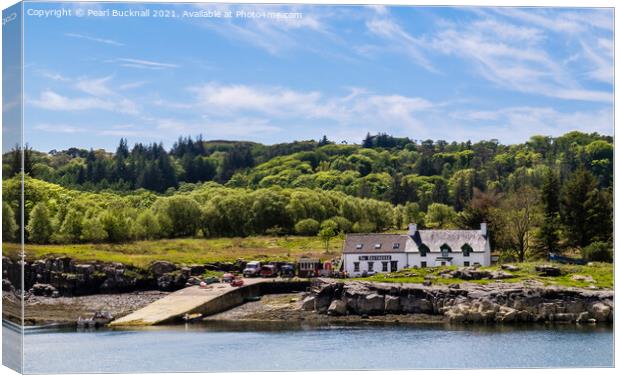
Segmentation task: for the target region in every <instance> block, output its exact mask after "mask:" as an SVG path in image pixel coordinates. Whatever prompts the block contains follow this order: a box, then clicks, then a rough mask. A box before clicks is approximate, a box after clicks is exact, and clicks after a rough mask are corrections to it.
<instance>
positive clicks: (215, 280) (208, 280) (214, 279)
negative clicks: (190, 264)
mask: <svg viewBox="0 0 620 375" xmlns="http://www.w3.org/2000/svg"><path fill="white" fill-rule="evenodd" d="M204 282H205V284H207V285H209V284H215V283H219V282H220V279H218V278H217V277H215V276H209V277H207V278H206V279H205V280H204Z"/></svg>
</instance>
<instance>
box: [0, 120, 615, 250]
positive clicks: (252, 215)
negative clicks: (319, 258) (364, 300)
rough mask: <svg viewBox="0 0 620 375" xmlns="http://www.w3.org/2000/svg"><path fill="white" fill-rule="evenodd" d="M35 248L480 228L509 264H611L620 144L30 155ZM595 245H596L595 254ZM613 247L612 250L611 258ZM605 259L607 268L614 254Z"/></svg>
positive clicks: (215, 146)
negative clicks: (618, 147)
mask: <svg viewBox="0 0 620 375" xmlns="http://www.w3.org/2000/svg"><path fill="white" fill-rule="evenodd" d="M24 151H25V152H24V157H25V158H24V159H25V160H24V165H25V170H26V172H27V176H26V178H25V182H26V188H25V191H26V197H25V198H26V205H25V215H26V224H27V228H26V229H27V230H26V236H27V240H28V241H29V242H32V243H41V244H48V243H60V244H67V243H122V242H128V241H135V240H156V239H160V238H177V237H207V238H213V237H222V236H223V237H233V236H252V235H265V234H267V235H275V236H279V235H285V234H298V235H306V236H313V235H317V234H318V235H319V236H320V237H321V238H322V239H323V240H324V241H328V240H329V238H331V237H333V236H335V235H337V234H338V233H348V232H375V231H386V230H399V229H402V228H404V227H406V225H407V223H409V222H416V223H418V224H419V225H420V226H421V227H427V228H478V226H479V224H480V223H481V222H488V223H489V228H490V229H491V236H492V241H493V246H494V248H495V249H497V250H500V251H501V252H502V254H503V255H505V256H506V257H508V258H514V259H525V258H526V257H539V256H543V255H544V254H546V253H548V252H560V251H572V250H579V249H585V248H587V247H588V246H590V245H592V246H593V248H591V249H589V250H587V251H589V252H597V253H600V254H603V255H597V257H602V258H604V259H608V258H609V254H608V252H609V249H610V248H611V246H610V245H609V241H610V240H611V236H612V229H611V228H612V225H611V223H612V221H611V219H612V187H611V183H612V181H613V175H612V171H613V139H612V138H611V137H607V136H601V135H598V134H596V133H593V134H584V133H579V132H571V133H567V134H565V135H563V136H561V137H557V138H551V137H543V136H533V137H532V138H531V139H530V141H528V142H526V143H524V144H516V145H502V144H499V143H498V142H497V141H494V140H491V141H481V142H477V143H471V142H462V143H456V142H453V143H447V142H443V141H430V140H427V141H421V142H420V141H413V140H410V139H408V138H394V137H390V136H388V135H384V134H379V135H375V136H371V135H368V136H367V137H366V140H365V141H364V143H363V144H362V145H346V144H334V143H332V142H330V141H329V140H327V139H326V138H323V139H321V140H320V141H319V142H315V141H303V142H293V143H286V144H278V145H270V146H267V145H261V144H258V143H251V142H234V141H202V140H201V139H200V138H199V139H197V140H193V139H192V138H180V139H179V140H178V141H177V142H176V143H175V145H174V147H173V148H172V149H171V150H169V151H166V150H165V149H164V148H163V147H162V146H161V145H158V144H152V145H142V144H137V145H135V146H134V147H133V148H132V149H131V150H130V149H129V147H128V145H127V142H126V140H121V142H120V145H119V147H118V149H117V151H116V152H115V153H107V152H105V151H102V150H99V151H95V150H80V149H75V148H74V149H69V150H64V151H53V152H50V153H41V152H37V151H33V150H29V149H27V150H24ZM15 155H19V154H18V153H15V152H13V153H9V154H7V155H5V157H4V159H3V170H4V176H6V177H8V179H5V180H4V183H3V197H4V201H5V204H3V212H4V214H5V217H13V218H15V220H14V221H13V222H12V223H11V222H10V220H9V221H8V222H7V223H6V225H3V234H4V238H5V239H8V240H10V239H12V238H15V235H16V222H17V217H16V216H15V213H16V212H18V208H19V207H18V201H19V200H18V198H19V194H20V186H19V178H18V175H16V173H15V172H16V170H18V168H17V167H16V166H17V165H19V158H16V157H15ZM592 246H591V247H592ZM605 248H606V250H605ZM604 259H600V260H604Z"/></svg>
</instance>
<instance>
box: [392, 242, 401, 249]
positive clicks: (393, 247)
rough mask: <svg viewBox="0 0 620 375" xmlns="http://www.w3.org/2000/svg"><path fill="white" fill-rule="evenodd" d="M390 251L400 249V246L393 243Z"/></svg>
mask: <svg viewBox="0 0 620 375" xmlns="http://www.w3.org/2000/svg"><path fill="white" fill-rule="evenodd" d="M392 249H400V244H399V243H398V242H395V243H394V246H392Z"/></svg>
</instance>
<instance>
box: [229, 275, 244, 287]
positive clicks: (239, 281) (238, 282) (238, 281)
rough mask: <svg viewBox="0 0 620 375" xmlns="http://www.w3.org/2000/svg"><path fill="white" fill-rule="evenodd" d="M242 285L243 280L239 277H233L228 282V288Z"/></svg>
mask: <svg viewBox="0 0 620 375" xmlns="http://www.w3.org/2000/svg"><path fill="white" fill-rule="evenodd" d="M242 285H243V279H242V278H240V277H235V278H234V279H233V281H231V282H230V286H237V287H239V286H242Z"/></svg>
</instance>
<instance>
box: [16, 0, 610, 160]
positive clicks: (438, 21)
mask: <svg viewBox="0 0 620 375" xmlns="http://www.w3.org/2000/svg"><path fill="white" fill-rule="evenodd" d="M62 6H63V5H62V4H61V5H59V4H41V3H27V4H26V14H28V11H27V9H28V8H32V9H43V10H45V9H48V10H49V9H56V8H59V7H62ZM64 6H65V8H68V9H72V10H73V11H74V12H75V11H76V10H77V9H81V10H82V11H83V12H85V13H87V11H88V10H105V9H108V8H109V9H121V10H122V9H129V8H131V9H146V8H149V9H150V10H151V12H153V11H154V10H156V9H160V10H161V9H167V10H174V11H175V14H176V15H177V16H178V17H176V18H169V19H154V18H134V17H129V18H128V17H92V16H91V17H62V18H53V17H51V18H44V17H36V16H26V17H25V30H26V31H25V45H26V47H25V52H24V56H25V72H24V75H25V82H24V87H25V90H24V91H25V103H26V111H25V118H24V124H25V136H26V141H27V142H28V143H29V144H30V145H31V146H33V147H34V148H35V149H38V150H42V151H49V150H51V149H59V150H60V149H66V148H68V147H72V146H76V147H85V148H90V147H93V148H105V149H108V150H113V149H114V148H115V147H116V145H117V144H118V141H119V139H120V138H121V137H125V138H127V139H128V140H129V143H130V144H133V143H135V142H153V141H156V142H159V141H161V142H163V143H164V145H165V146H166V147H169V146H171V145H172V143H173V142H174V141H175V140H176V139H177V138H178V137H179V136H181V135H198V134H202V135H203V137H204V138H205V139H234V140H251V141H257V142H262V143H266V144H273V143H279V142H286V141H292V140H302V139H318V138H319V137H321V136H322V135H323V134H326V135H327V136H328V137H329V138H330V139H332V140H335V141H338V142H340V141H343V140H346V141H348V142H356V143H358V142H360V141H361V140H362V139H363V137H364V136H365V135H366V133H367V132H370V133H376V132H386V133H389V134H393V135H396V136H408V137H410V138H412V139H428V138H430V139H444V140H448V141H453V140H456V141H465V140H467V139H471V140H473V141H475V140H480V139H491V138H496V139H499V140H500V141H501V142H503V143H516V142H522V141H524V140H526V139H528V138H529V137H530V136H531V135H533V134H545V135H560V134H563V133H565V132H567V131H571V130H582V131H588V132H591V131H597V132H599V133H604V134H612V132H613V13H612V10H610V9H569V8H565V9H557V8H556V9H549V8H475V7H468V8H443V7H438V8H429V7H427V8H424V7H371V6H267V5H262V6H253V5H232V6H227V5H216V4H210V5H209V4H202V5H200V4H170V5H156V4H147V5H142V6H141V5H139V4H127V5H123V4H118V3H116V4H115V3H108V4H93V3H88V4H81V5H76V4H65V5H64ZM198 10H203V11H206V10H220V11H232V12H233V14H235V12H236V11H239V10H245V11H263V10H265V11H272V12H297V13H300V14H301V18H289V19H285V20H283V19H278V20H276V19H265V18H262V19H248V18H235V17H233V18H232V19H224V18H204V17H203V18H195V17H183V11H198ZM74 14H75V13H74Z"/></svg>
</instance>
